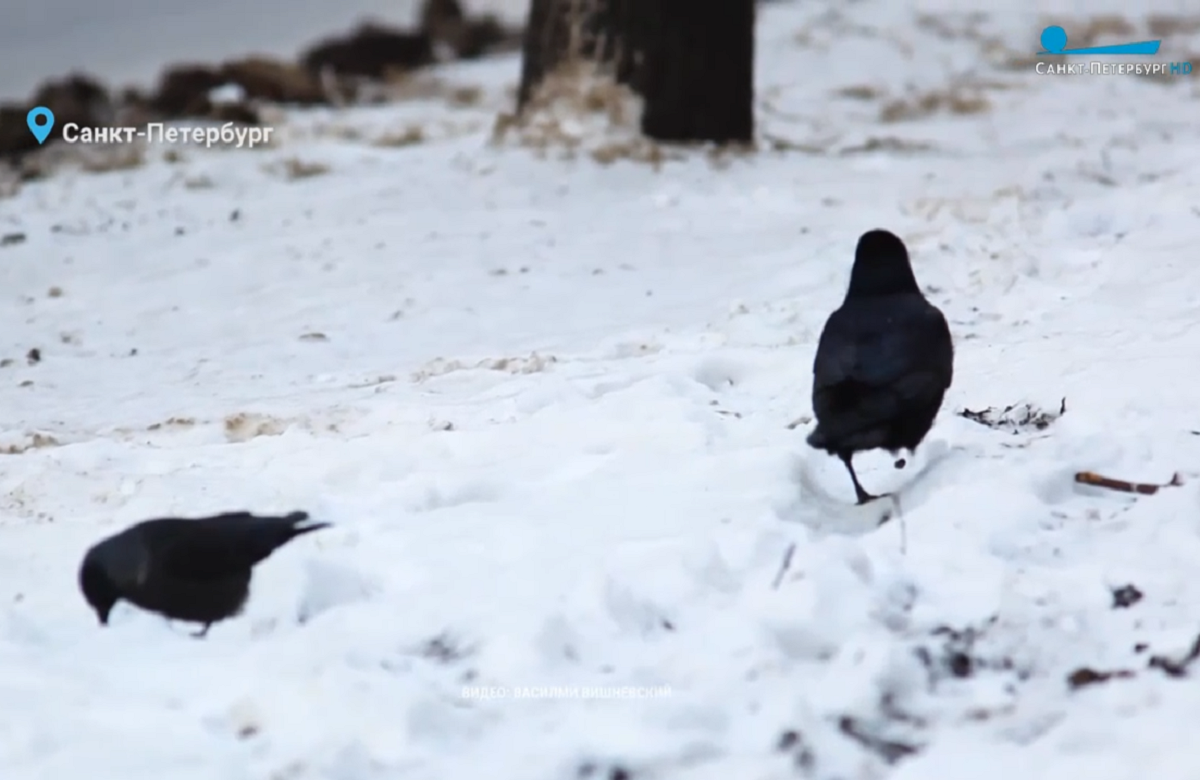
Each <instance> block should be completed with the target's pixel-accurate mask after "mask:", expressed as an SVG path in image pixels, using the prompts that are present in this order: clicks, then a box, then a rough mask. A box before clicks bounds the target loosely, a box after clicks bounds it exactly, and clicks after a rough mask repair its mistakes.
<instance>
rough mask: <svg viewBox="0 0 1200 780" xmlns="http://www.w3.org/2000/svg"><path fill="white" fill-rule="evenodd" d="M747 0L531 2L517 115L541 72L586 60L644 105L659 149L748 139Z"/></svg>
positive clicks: (750, 28) (750, 12) (646, 129)
mask: <svg viewBox="0 0 1200 780" xmlns="http://www.w3.org/2000/svg"><path fill="white" fill-rule="evenodd" d="M754 6H755V2H754V0H706V1H705V2H700V0H532V4H531V6H530V10H529V23H528V24H527V25H526V28H525V44H524V54H523V60H522V66H521V85H520V89H519V91H518V99H517V110H518V112H519V111H523V110H524V109H525V107H526V106H527V104H528V102H529V99H530V97H531V96H532V94H533V92H534V90H535V88H536V87H537V86H538V85H539V84H540V83H541V81H542V79H544V78H545V76H546V74H548V73H550V72H551V71H553V70H554V69H555V68H557V67H558V66H559V65H561V64H563V63H565V62H568V61H570V60H572V59H576V58H578V59H590V60H594V61H596V62H597V63H598V64H600V65H603V66H606V67H608V69H609V70H610V71H611V72H612V74H613V77H614V78H615V79H616V80H617V81H618V82H620V83H622V84H626V85H628V86H629V87H631V88H632V89H633V90H634V91H635V92H636V93H638V94H639V95H641V97H642V98H643V101H644V110H643V113H642V132H643V133H644V134H645V135H646V136H647V137H649V138H653V139H655V140H659V141H667V142H693V141H707V142H715V143H728V142H746V143H748V142H750V141H752V140H753V138H754Z"/></svg>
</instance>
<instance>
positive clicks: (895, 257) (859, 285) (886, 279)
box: [846, 230, 921, 298]
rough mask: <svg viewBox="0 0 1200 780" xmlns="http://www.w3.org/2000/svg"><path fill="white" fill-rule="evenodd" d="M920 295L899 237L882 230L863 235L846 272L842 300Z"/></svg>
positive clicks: (906, 253) (905, 250) (906, 252)
mask: <svg viewBox="0 0 1200 780" xmlns="http://www.w3.org/2000/svg"><path fill="white" fill-rule="evenodd" d="M920 292H921V288H920V287H918V286H917V278H916V277H915V276H914V275H913V270H912V265H911V264H910V263H909V260H908V249H906V248H905V246H904V242H903V241H901V240H900V238H899V236H897V235H896V234H894V233H890V232H888V231H886V230H871V231H868V232H866V233H863V234H862V237H860V238H859V239H858V247H857V248H856V249H855V250H854V269H853V270H852V271H851V272H850V289H849V290H848V291H847V293H846V297H847V298H858V297H867V296H874V295H896V294H899V293H917V294H920Z"/></svg>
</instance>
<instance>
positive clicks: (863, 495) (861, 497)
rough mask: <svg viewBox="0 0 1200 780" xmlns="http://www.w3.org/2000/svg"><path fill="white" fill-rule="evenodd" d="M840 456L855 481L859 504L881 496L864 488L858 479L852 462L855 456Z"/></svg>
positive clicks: (855, 493)
mask: <svg viewBox="0 0 1200 780" xmlns="http://www.w3.org/2000/svg"><path fill="white" fill-rule="evenodd" d="M838 457H839V458H841V459H842V463H845V464H846V471H849V472H850V479H851V480H853V481H854V495H855V496H857V497H858V503H859V505H860V506H861V505H862V504H866V503H868V502H870V501H874V500H875V499H877V498H879V496H873V495H871V494H870V493H868V492H867V491H865V490H863V486H862V485H861V484H860V483H859V481H858V475H857V474H855V473H854V464H853V463H851V462H850V461H851V459H852V458H853V457H854V456H853V455H849V454H847V455H838Z"/></svg>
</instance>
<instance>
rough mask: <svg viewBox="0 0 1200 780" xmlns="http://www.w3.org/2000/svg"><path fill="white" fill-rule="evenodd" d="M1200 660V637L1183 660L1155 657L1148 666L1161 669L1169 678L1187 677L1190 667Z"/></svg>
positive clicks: (1161, 656)
mask: <svg viewBox="0 0 1200 780" xmlns="http://www.w3.org/2000/svg"><path fill="white" fill-rule="evenodd" d="M1197 660H1200V636H1197V637H1196V639H1195V641H1193V642H1192V646H1191V648H1190V649H1189V650H1188V651H1187V654H1185V655H1184V656H1183V657H1182V658H1167V657H1166V656H1165V655H1156V656H1153V657H1152V658H1151V659H1150V661H1149V663H1148V664H1147V666H1148V667H1149V668H1151V669H1159V670H1161V671H1162V673H1163V674H1165V675H1167V676H1168V677H1186V676H1187V673H1188V667H1189V666H1191V665H1192V664H1193V663H1195V662H1196V661H1197Z"/></svg>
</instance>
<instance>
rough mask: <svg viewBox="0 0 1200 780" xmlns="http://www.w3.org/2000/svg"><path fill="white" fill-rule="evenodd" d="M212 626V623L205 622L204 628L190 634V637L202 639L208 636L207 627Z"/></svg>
mask: <svg viewBox="0 0 1200 780" xmlns="http://www.w3.org/2000/svg"><path fill="white" fill-rule="evenodd" d="M210 628H212V623H205V624H204V628H202V629H200V630H199V631H197V632H196V633H194V634H192V639H203V638H204V637H206V636H208V629H210Z"/></svg>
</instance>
